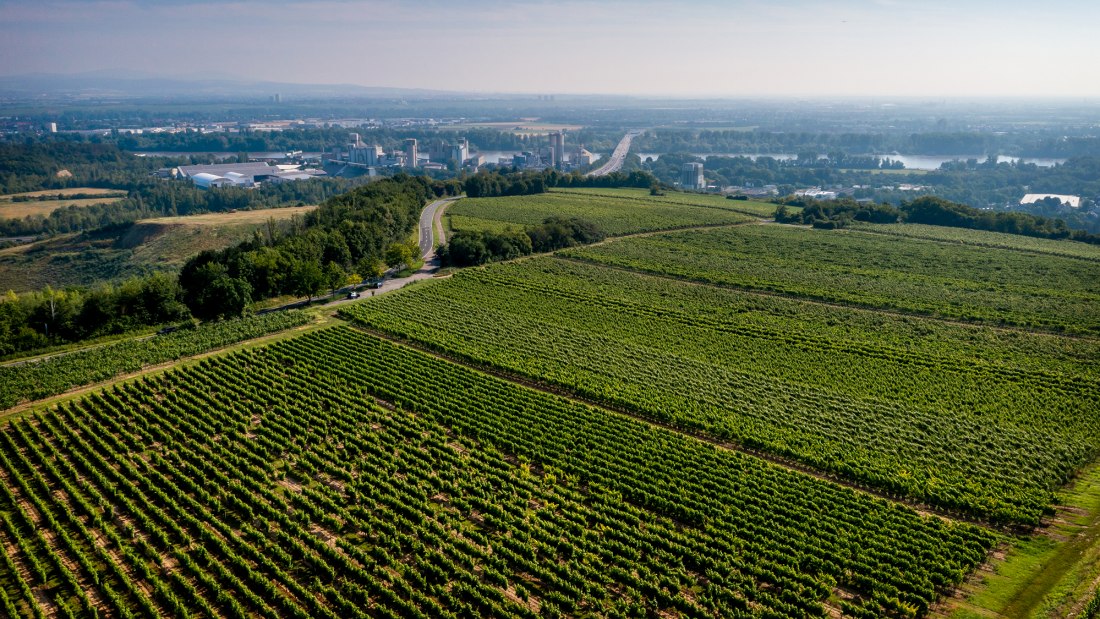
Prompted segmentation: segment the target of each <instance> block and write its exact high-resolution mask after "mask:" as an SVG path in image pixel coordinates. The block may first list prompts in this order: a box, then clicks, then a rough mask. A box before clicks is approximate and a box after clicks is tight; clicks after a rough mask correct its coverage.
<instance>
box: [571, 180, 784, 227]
mask: <svg viewBox="0 0 1100 619" xmlns="http://www.w3.org/2000/svg"><path fill="white" fill-rule="evenodd" d="M554 191H555V192H561V193H565V194H573V195H578V196H590V197H599V198H615V199H618V200H634V201H642V202H648V203H653V204H681V205H684V206H701V207H707V208H717V209H722V210H727V211H735V212H738V213H744V214H746V215H751V216H753V217H765V218H768V219H771V217H772V215H774V214H775V208H776V205H775V204H772V203H771V202H757V201H755V200H730V199H727V198H726V197H725V196H723V195H717V194H706V193H685V192H680V191H670V192H668V193H665V194H663V195H658V196H654V195H650V193H649V190H648V189H620V188H616V189H610V188H603V187H600V188H560V189H555V190H554ZM787 208H788V209H789V210H791V211H799V210H801V208H800V207H797V206H788V207H787Z"/></svg>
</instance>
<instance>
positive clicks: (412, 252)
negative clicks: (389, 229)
mask: <svg viewBox="0 0 1100 619" xmlns="http://www.w3.org/2000/svg"><path fill="white" fill-rule="evenodd" d="M419 251H420V247H419V246H418V245H417V244H416V243H393V244H392V245H390V246H389V247H387V248H386V264H387V265H388V266H390V267H392V268H395V269H397V268H400V267H402V266H411V265H412V264H413V262H414V261H415V260H416V257H417V254H418V252H419Z"/></svg>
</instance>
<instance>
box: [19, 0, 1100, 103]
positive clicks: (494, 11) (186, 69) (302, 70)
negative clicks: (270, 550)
mask: <svg viewBox="0 0 1100 619" xmlns="http://www.w3.org/2000/svg"><path fill="white" fill-rule="evenodd" d="M1097 24H1100V1H1096V0H1081V1H1078V0H1064V1H1063V0H1047V1H1043V2H1037V1H1035V0H1030V1H1021V0H1000V1H994V0H839V1H830V2H813V1H810V0H770V1H765V0H760V1H757V0H725V1H722V0H681V1H679V2H673V1H666V0H633V1H621V0H608V1H603V2H594V1H586V0H558V1H550V0H546V1H544V0H516V1H512V2H508V1H504V0H420V1H406V2H398V1H396V0H361V1H353V0H321V1H317V2H313V1H308V0H294V1H290V0H225V1H212V0H170V1H169V0H148V1H143V0H80V1H77V0H0V75H20V74H29V73H83V72H89V71H110V72H112V73H115V74H118V75H140V76H146V77H147V76H162V77H181V76H182V77H199V76H212V77H219V78H222V77H236V78H243V79H249V80H258V81H264V80H268V81H279V82H294V83H311V84H359V85H364V86H383V87H402V88H431V89H440V90H459V91H472V92H486V93H500V92H508V93H546V94H568V93H583V94H629V95H662V96H670V97H681V96H721V97H738V96H776V97H785V96H796V97H807V96H937V97H949V96H958V97H985V96H991V97H999V96H1013V97H1019V96H1044V97H1046V96H1053V97H1084V98H1088V97H1100V37H1098V36H1096V27H1097Z"/></svg>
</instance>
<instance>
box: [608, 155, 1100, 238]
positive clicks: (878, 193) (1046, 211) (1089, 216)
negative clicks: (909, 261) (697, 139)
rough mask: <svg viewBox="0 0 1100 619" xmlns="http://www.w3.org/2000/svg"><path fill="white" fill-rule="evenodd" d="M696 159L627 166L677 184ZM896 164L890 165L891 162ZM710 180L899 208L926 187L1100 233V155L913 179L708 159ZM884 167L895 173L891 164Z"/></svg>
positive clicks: (822, 165)
mask: <svg viewBox="0 0 1100 619" xmlns="http://www.w3.org/2000/svg"><path fill="white" fill-rule="evenodd" d="M689 161H701V159H700V158H698V157H695V156H692V155H689V154H685V153H669V154H665V155H661V157H660V158H659V159H657V160H655V161H647V162H640V161H638V160H637V157H636V156H635V155H631V156H630V157H629V158H628V162H627V167H633V168H635V169H641V170H645V171H648V172H651V173H652V174H653V175H654V176H656V177H657V178H658V179H659V180H660V181H662V182H665V183H674V182H676V181H678V180H679V178H680V169H681V167H682V166H683V164H684V163H686V162H689ZM888 163H890V162H885V161H884V162H883V164H888ZM705 166H706V172H705V173H706V176H707V179H708V181H713V182H714V183H716V184H717V185H719V186H723V187H726V186H735V187H763V186H764V185H775V186H776V187H777V190H778V192H779V195H787V194H789V193H793V192H794V191H795V190H796V189H799V188H804V187H837V186H839V187H850V188H854V189H853V197H854V198H857V199H860V198H869V199H873V200H874V201H876V202H882V201H886V202H889V203H891V204H894V205H898V204H900V203H902V202H904V201H907V200H911V199H913V192H912V191H904V190H902V189H901V188H900V187H899V186H900V185H901V184H905V183H908V184H911V185H919V186H922V187H924V188H925V189H924V192H926V193H934V194H935V195H937V196H939V197H941V198H943V199H945V200H949V201H951V202H956V203H961V204H966V205H968V206H971V207H975V208H984V207H991V206H992V207H995V208H1006V207H1007V208H1010V209H1011V210H1013V211H1022V212H1025V213H1031V214H1033V215H1038V216H1043V217H1048V218H1052V217H1053V218H1059V219H1063V220H1065V221H1066V224H1067V225H1068V226H1069V227H1070V228H1079V229H1083V230H1085V231H1087V232H1091V233H1100V216H1098V215H1097V214H1096V213H1095V212H1094V210H1095V209H1094V207H1090V205H1091V204H1094V203H1095V202H1096V201H1097V200H1098V199H1100V157H1078V158H1073V159H1070V160H1068V161H1066V162H1065V163H1063V164H1060V165H1056V166H1052V167H1040V166H1037V165H1035V164H1031V163H1022V162H1015V163H1010V162H1001V163H997V161H996V160H993V159H988V158H987V159H985V160H977V159H971V160H967V161H957V162H951V161H949V162H946V163H944V164H943V165H942V166H941V167H940V169H938V170H931V171H927V172H925V171H914V172H911V173H908V174H905V173H895V172H892V173H890V174H882V173H881V171H880V170H875V169H873V168H871V169H860V168H858V167H853V166H851V158H850V157H849V158H838V157H836V154H830V155H829V157H828V158H826V159H816V160H815V161H814V162H813V163H812V164H810V163H809V162H808V161H806V159H805V158H802V159H796V160H790V161H784V160H779V159H775V158H772V157H758V158H756V159H755V160H753V159H751V158H749V157H717V156H712V157H708V158H707V160H706V162H705ZM884 167H889V166H888V165H885V166H884ZM1026 193H1055V194H1073V195H1079V196H1082V198H1083V200H1084V205H1083V206H1082V208H1070V207H1069V206H1067V205H1063V204H1059V205H1053V204H1041V203H1040V204H1030V205H1020V204H1019V201H1020V198H1022V197H1023V196H1024V194H1026Z"/></svg>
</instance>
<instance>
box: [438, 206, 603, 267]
mask: <svg viewBox="0 0 1100 619" xmlns="http://www.w3.org/2000/svg"><path fill="white" fill-rule="evenodd" d="M605 237H606V235H605V234H604V232H603V231H602V230H600V228H599V227H598V226H597V225H596V224H594V223H592V222H590V221H587V220H584V219H579V218H576V217H573V218H568V219H566V218H564V217H548V218H547V219H545V220H544V221H543V222H542V223H541V224H539V225H537V226H528V227H527V228H525V229H524V230H507V231H504V232H492V231H490V230H460V231H458V232H456V233H455V234H454V235H453V236H452V237H451V239H450V241H449V242H448V243H447V244H446V245H444V246H443V247H441V248H440V249H439V258H440V261H441V262H442V263H443V264H444V265H448V266H460V267H461V266H474V265H479V264H485V263H486V262H498V261H501V260H511V259H513V258H519V257H520V256H526V255H529V254H531V253H535V252H540V253H541V252H548V251H555V250H558V249H564V248H566V247H573V246H575V245H585V244H588V243H595V242H597V241H602V240H603V239H604V238H605Z"/></svg>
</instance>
